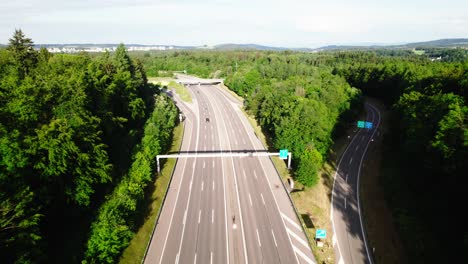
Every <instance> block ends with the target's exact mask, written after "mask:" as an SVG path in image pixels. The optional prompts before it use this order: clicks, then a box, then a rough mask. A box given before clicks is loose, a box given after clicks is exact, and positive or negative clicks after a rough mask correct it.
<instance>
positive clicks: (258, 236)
mask: <svg viewBox="0 0 468 264" xmlns="http://www.w3.org/2000/svg"><path fill="white" fill-rule="evenodd" d="M256 230H257V239H258V245H259V246H262V243H261V242H260V235H259V234H258V228H257V229H256Z"/></svg>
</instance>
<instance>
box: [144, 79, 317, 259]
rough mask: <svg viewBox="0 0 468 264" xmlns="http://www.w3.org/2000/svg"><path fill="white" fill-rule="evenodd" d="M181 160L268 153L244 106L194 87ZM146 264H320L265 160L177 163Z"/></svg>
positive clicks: (216, 91) (213, 91)
mask: <svg viewBox="0 0 468 264" xmlns="http://www.w3.org/2000/svg"><path fill="white" fill-rule="evenodd" d="M189 90H190V92H191V94H192V98H193V103H182V102H181V101H180V100H178V99H177V96H175V99H176V102H177V105H178V107H179V108H180V109H181V110H182V111H183V112H184V114H185V116H186V121H185V122H186V123H185V132H184V139H183V142H182V147H181V152H182V153H184V152H185V153H202V152H230V151H244V150H245V151H265V148H264V147H263V145H262V144H261V142H260V141H259V140H258V138H257V137H256V136H255V133H254V131H253V129H252V127H251V126H250V124H249V123H248V120H247V119H246V117H245V116H244V114H243V113H242V111H241V110H240V108H241V102H239V101H237V100H236V99H235V98H234V97H233V96H232V95H230V94H229V93H228V92H227V91H225V90H223V89H221V88H219V87H217V86H212V85H202V86H189ZM161 210H162V211H161V214H160V218H159V221H158V223H157V225H156V228H155V230H154V234H153V237H152V240H151V242H150V246H149V248H148V252H147V255H146V258H145V263H288V264H289V263H309V264H311V263H316V261H315V259H314V257H313V255H312V252H311V249H310V246H309V244H308V242H307V238H306V236H305V234H304V233H303V231H302V229H301V227H300V222H299V220H298V219H297V217H296V215H295V213H294V209H293V207H292V205H291V203H290V201H289V198H288V194H287V192H286V190H285V189H284V188H283V185H282V183H281V180H280V177H279V175H278V174H277V172H276V170H275V168H274V166H273V164H272V162H271V160H270V159H269V158H268V157H245V158H240V157H228V158H226V157H225V158H180V159H179V160H178V161H177V164H176V167H175V171H174V175H173V179H172V181H171V185H170V186H169V190H168V193H167V197H166V200H165V203H164V205H163V207H162V209H161Z"/></svg>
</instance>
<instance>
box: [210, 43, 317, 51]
mask: <svg viewBox="0 0 468 264" xmlns="http://www.w3.org/2000/svg"><path fill="white" fill-rule="evenodd" d="M214 49H215V50H271V51H284V50H293V51H313V49H309V48H285V47H272V46H263V45H258V44H234V43H228V44H220V45H216V46H214Z"/></svg>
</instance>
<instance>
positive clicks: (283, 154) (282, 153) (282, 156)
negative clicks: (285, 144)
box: [279, 149, 288, 159]
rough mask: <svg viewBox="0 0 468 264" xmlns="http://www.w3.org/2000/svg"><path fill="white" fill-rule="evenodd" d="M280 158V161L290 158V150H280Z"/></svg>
mask: <svg viewBox="0 0 468 264" xmlns="http://www.w3.org/2000/svg"><path fill="white" fill-rule="evenodd" d="M279 157H280V159H287V158H288V150H287V149H280V152H279Z"/></svg>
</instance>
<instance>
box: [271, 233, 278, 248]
mask: <svg viewBox="0 0 468 264" xmlns="http://www.w3.org/2000/svg"><path fill="white" fill-rule="evenodd" d="M271 234H272V235H273V241H275V246H276V247H278V244H276V237H275V232H273V229H272V230H271Z"/></svg>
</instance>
